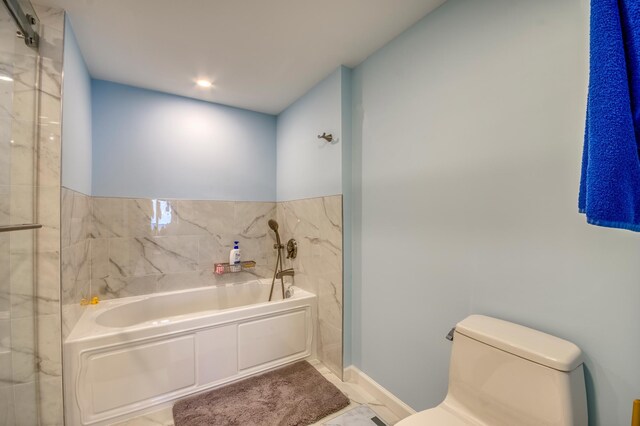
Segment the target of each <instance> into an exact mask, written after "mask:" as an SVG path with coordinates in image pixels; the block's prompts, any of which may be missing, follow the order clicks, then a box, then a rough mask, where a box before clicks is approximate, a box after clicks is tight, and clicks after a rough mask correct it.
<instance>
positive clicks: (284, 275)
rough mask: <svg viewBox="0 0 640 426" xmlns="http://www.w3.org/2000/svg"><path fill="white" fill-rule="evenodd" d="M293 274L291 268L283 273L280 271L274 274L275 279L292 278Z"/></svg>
mask: <svg viewBox="0 0 640 426" xmlns="http://www.w3.org/2000/svg"><path fill="white" fill-rule="evenodd" d="M294 274H295V273H294V272H293V268H289V269H285V270H284V271H280V272H278V273H277V274H276V279H280V278H282V277H293V276H294Z"/></svg>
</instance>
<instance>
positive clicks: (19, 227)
mask: <svg viewBox="0 0 640 426" xmlns="http://www.w3.org/2000/svg"><path fill="white" fill-rule="evenodd" d="M40 228H42V225H40V224H39V223H25V224H22V225H2V226H0V232H12V231H23V230H25V229H40Z"/></svg>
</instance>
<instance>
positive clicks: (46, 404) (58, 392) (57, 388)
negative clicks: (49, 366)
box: [38, 377, 64, 426]
mask: <svg viewBox="0 0 640 426" xmlns="http://www.w3.org/2000/svg"><path fill="white" fill-rule="evenodd" d="M38 397H39V398H38V403H39V406H40V426H63V425H64V420H63V418H64V417H63V405H62V377H52V378H49V377H44V378H41V379H40V382H39V393H38Z"/></svg>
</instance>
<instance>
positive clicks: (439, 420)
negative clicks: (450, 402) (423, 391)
mask: <svg viewBox="0 0 640 426" xmlns="http://www.w3.org/2000/svg"><path fill="white" fill-rule="evenodd" d="M480 424H481V423H478V422H471V421H469V420H466V419H464V418H462V417H460V416H458V415H456V414H454V413H452V412H451V411H450V410H447V409H446V408H443V407H441V406H438V407H435V408H431V409H429V410H424V411H420V412H419V413H416V414H412V415H411V416H409V417H407V418H405V419H403V420H400V421H399V422H398V423H396V426H478V425H480Z"/></svg>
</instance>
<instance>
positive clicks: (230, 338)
mask: <svg viewBox="0 0 640 426" xmlns="http://www.w3.org/2000/svg"><path fill="white" fill-rule="evenodd" d="M270 287H271V282H270V280H269V281H267V280H261V281H253V282H250V283H246V284H234V285H226V286H219V287H206V288H198V289H193V290H185V291H178V292H169V293H158V294H153V295H146V296H137V297H127V298H122V299H116V300H110V301H104V302H100V303H99V304H98V305H95V306H90V307H88V308H87V309H86V311H85V312H84V314H83V315H82V317H81V318H80V320H79V321H78V323H77V324H76V325H75V327H74V328H73V330H72V332H71V334H70V335H69V337H68V338H67V340H66V341H65V343H64V380H65V414H66V423H67V424H68V425H72V426H75V425H107V424H110V423H113V422H116V421H121V420H124V419H127V418H130V417H133V416H137V415H140V414H143V413H145V412H148V411H152V410H155V409H158V408H160V407H162V406H167V405H171V404H172V403H173V401H175V400H176V399H179V398H182V397H184V396H186V395H190V394H192V393H195V392H200V391H203V390H206V389H211V388H214V387H217V386H220V385H222V384H225V383H229V382H232V381H235V380H238V379H240V378H242V377H245V376H249V375H251V374H255V373H258V372H261V371H265V370H268V369H272V368H274V367H277V366H280V365H283V364H286V363H289V362H292V361H296V360H299V359H303V358H306V357H310V356H312V355H314V351H315V349H314V346H315V345H314V341H315V339H314V330H313V324H314V319H315V316H316V296H315V295H313V294H311V293H308V292H306V291H304V290H301V289H299V288H296V289H295V291H294V295H293V297H292V298H289V299H285V300H276V301H272V302H267V299H268V297H269V289H270ZM276 290H277V291H276ZM274 294H275V297H278V295H279V294H280V295H281V292H280V288H279V287H277V288H275V289H274ZM280 297H281V296H280Z"/></svg>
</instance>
